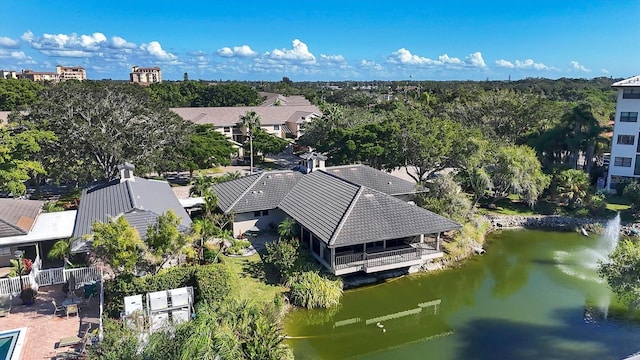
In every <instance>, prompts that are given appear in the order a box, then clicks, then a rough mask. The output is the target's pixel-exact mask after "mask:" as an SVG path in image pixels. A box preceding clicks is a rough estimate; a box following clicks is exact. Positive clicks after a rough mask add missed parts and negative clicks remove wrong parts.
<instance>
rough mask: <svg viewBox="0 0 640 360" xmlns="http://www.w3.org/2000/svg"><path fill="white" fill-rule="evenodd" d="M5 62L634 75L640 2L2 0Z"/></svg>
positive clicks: (445, 75) (441, 74)
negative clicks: (60, 0)
mask: <svg viewBox="0 0 640 360" xmlns="http://www.w3.org/2000/svg"><path fill="white" fill-rule="evenodd" d="M2 12H3V16H2V21H0V69H7V70H18V71H19V70H21V69H33V70H35V71H54V68H55V65H56V64H61V65H81V66H84V67H85V68H86V69H87V77H88V78H89V79H103V78H112V79H128V76H129V75H128V74H129V71H130V69H131V66H133V65H139V66H159V67H161V68H162V72H163V78H164V79H168V80H181V79H182V76H183V74H184V73H185V72H187V73H188V74H189V78H190V79H223V80H228V79H229V80H280V79H282V77H283V76H287V77H289V78H290V79H292V80H294V81H303V80H311V81H315V80H318V81H328V80H360V81H362V80H402V79H414V80H467V79H471V80H484V79H487V78H488V79H490V80H501V79H507V78H508V77H509V76H511V78H512V79H520V78H525V77H546V78H560V77H575V78H593V77H598V76H613V77H629V76H633V75H636V74H638V73H640V62H639V61H638V59H640V46H639V44H640V27H638V21H639V20H638V19H639V18H640V1H638V0H617V1H587V0H583V1H569V0H566V1H562V0H555V1H547V0H539V1H518V0H512V1H464V0H448V1H436V0H432V1H427V0H423V1H411V0H401V1H400V0H397V1H391V0H387V1H377V0H369V1H350V0H342V1H334V0H314V1H311V0H308V1H304V0H298V1H288V0H281V1H264V0H263V1H252V0H243V1H240V0H237V1H205V0H203V1H188V0H183V1H168V0H155V1H146V0H138V1H123V0H108V1H104V0H101V1H93V0H85V1H63V2H58V1H51V0H48V1H40V0H3V1H2Z"/></svg>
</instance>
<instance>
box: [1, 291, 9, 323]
mask: <svg viewBox="0 0 640 360" xmlns="http://www.w3.org/2000/svg"><path fill="white" fill-rule="evenodd" d="M9 312H11V294H4V295H0V317H3V316H7V315H9Z"/></svg>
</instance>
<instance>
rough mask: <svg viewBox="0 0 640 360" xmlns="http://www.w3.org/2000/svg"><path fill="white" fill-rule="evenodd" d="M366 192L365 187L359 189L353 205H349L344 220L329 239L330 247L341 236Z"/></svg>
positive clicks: (352, 201)
mask: <svg viewBox="0 0 640 360" xmlns="http://www.w3.org/2000/svg"><path fill="white" fill-rule="evenodd" d="M364 190H365V187H364V186H360V188H359V189H358V192H356V194H355V195H354V196H353V199H351V203H350V204H349V207H348V208H347V211H345V212H344V214H343V215H342V218H341V219H340V222H339V223H338V226H336V230H335V231H334V232H333V234H332V235H331V238H330V239H329V242H328V245H329V246H331V245H333V244H334V243H335V240H336V239H337V238H338V235H340V231H342V228H343V227H344V224H345V223H346V222H347V218H349V215H350V214H351V211H353V208H354V207H355V206H356V203H357V202H358V199H360V196H361V195H362V193H363V192H364Z"/></svg>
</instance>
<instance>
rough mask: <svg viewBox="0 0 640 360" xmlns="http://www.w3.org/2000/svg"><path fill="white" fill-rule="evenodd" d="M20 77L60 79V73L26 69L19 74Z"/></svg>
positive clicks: (37, 79) (39, 79)
mask: <svg viewBox="0 0 640 360" xmlns="http://www.w3.org/2000/svg"><path fill="white" fill-rule="evenodd" d="M18 79H27V80H31V81H54V82H58V81H60V75H58V73H57V72H50V71H33V70H31V69H24V70H22V72H21V73H20V74H18Z"/></svg>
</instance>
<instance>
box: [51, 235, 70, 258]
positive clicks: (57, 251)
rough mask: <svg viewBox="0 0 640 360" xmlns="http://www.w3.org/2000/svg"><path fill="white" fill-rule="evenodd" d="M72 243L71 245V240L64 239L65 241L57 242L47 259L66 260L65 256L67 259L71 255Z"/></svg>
mask: <svg viewBox="0 0 640 360" xmlns="http://www.w3.org/2000/svg"><path fill="white" fill-rule="evenodd" d="M70 243H71V239H63V240H58V241H56V242H55V243H54V244H53V246H52V247H51V250H49V253H48V254H47V257H48V258H49V259H52V260H55V259H64V258H65V256H66V257H68V256H70V255H71V246H70Z"/></svg>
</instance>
